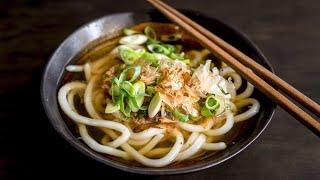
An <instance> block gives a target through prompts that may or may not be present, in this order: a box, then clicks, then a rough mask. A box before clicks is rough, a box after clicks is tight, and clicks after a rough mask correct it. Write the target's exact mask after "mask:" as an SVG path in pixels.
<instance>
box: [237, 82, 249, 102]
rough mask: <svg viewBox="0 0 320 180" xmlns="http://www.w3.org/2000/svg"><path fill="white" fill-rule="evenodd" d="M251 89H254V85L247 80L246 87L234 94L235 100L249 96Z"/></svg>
mask: <svg viewBox="0 0 320 180" xmlns="http://www.w3.org/2000/svg"><path fill="white" fill-rule="evenodd" d="M253 90H254V86H253V85H252V84H250V83H249V82H247V87H246V89H245V90H244V91H243V92H242V93H241V94H238V95H237V96H236V98H235V100H236V101H238V100H241V99H245V98H248V97H250V96H251V95H252V93H253Z"/></svg>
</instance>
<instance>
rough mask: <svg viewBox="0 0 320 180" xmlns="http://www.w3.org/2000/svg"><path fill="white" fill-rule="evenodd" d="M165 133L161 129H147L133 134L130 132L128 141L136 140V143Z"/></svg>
mask: <svg viewBox="0 0 320 180" xmlns="http://www.w3.org/2000/svg"><path fill="white" fill-rule="evenodd" d="M129 130H130V129H129ZM165 132H166V130H165V129H161V128H149V129H146V130H144V131H141V132H138V133H134V132H132V131H131V136H130V139H132V140H136V141H141V140H145V139H148V138H151V137H153V136H155V135H158V134H163V133H165Z"/></svg>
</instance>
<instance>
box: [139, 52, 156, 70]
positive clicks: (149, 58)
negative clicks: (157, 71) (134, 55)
mask: <svg viewBox="0 0 320 180" xmlns="http://www.w3.org/2000/svg"><path fill="white" fill-rule="evenodd" d="M141 59H144V60H146V61H149V62H151V64H152V65H153V66H156V67H157V66H159V65H160V61H159V59H158V58H157V56H156V55H155V54H151V53H148V52H145V53H143V54H142V56H141Z"/></svg>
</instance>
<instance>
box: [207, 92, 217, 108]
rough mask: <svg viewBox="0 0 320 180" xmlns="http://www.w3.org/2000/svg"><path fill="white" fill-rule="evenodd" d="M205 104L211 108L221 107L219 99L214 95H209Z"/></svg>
mask: <svg viewBox="0 0 320 180" xmlns="http://www.w3.org/2000/svg"><path fill="white" fill-rule="evenodd" d="M205 106H206V108H207V109H209V110H215V109H217V108H219V106H220V103H219V101H218V100H217V99H216V98H215V97H214V95H211V96H208V97H207V99H206V102H205Z"/></svg>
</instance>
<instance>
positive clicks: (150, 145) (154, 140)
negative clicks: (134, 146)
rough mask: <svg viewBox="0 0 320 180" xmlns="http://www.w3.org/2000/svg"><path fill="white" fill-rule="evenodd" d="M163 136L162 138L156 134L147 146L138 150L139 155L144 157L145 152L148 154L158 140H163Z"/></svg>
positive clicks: (161, 135)
mask: <svg viewBox="0 0 320 180" xmlns="http://www.w3.org/2000/svg"><path fill="white" fill-rule="evenodd" d="M163 136H164V135H163V134H158V135H156V136H155V137H153V138H152V140H151V141H150V142H149V143H148V144H146V145H145V146H144V147H143V148H141V149H140V150H139V153H140V154H142V155H144V154H146V153H147V152H149V151H150V150H152V149H153V148H154V147H155V146H156V145H157V144H158V143H159V142H160V140H161V139H162V138H163Z"/></svg>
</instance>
